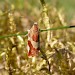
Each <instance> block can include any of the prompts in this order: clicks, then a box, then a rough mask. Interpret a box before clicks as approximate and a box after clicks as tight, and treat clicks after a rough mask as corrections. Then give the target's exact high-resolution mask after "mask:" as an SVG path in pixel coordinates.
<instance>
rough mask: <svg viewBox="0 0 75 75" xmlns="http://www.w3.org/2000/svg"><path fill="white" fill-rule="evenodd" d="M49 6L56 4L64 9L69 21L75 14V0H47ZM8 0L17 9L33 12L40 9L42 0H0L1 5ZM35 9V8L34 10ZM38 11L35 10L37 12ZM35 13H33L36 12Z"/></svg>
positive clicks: (58, 7)
mask: <svg viewBox="0 0 75 75" xmlns="http://www.w3.org/2000/svg"><path fill="white" fill-rule="evenodd" d="M45 1H46V3H48V5H49V6H55V7H56V8H57V9H58V10H59V9H64V11H65V15H66V18H67V21H68V22H69V21H70V20H71V19H73V17H74V16H75V0H45ZM5 2H8V3H9V4H10V5H11V4H14V6H15V9H17V10H20V11H26V12H27V13H29V14H32V13H33V12H34V11H36V10H37V11H39V10H40V7H41V4H40V0H0V7H1V8H2V7H3V4H5ZM33 9H35V10H34V11H33ZM37 11H36V12H34V13H35V14H37ZM34 13H33V14H34Z"/></svg>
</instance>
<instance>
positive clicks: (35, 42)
mask: <svg viewBox="0 0 75 75" xmlns="http://www.w3.org/2000/svg"><path fill="white" fill-rule="evenodd" d="M38 52H39V29H38V24H37V23H34V25H33V26H32V28H31V29H30V30H28V56H31V57H34V56H37V55H38Z"/></svg>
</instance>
